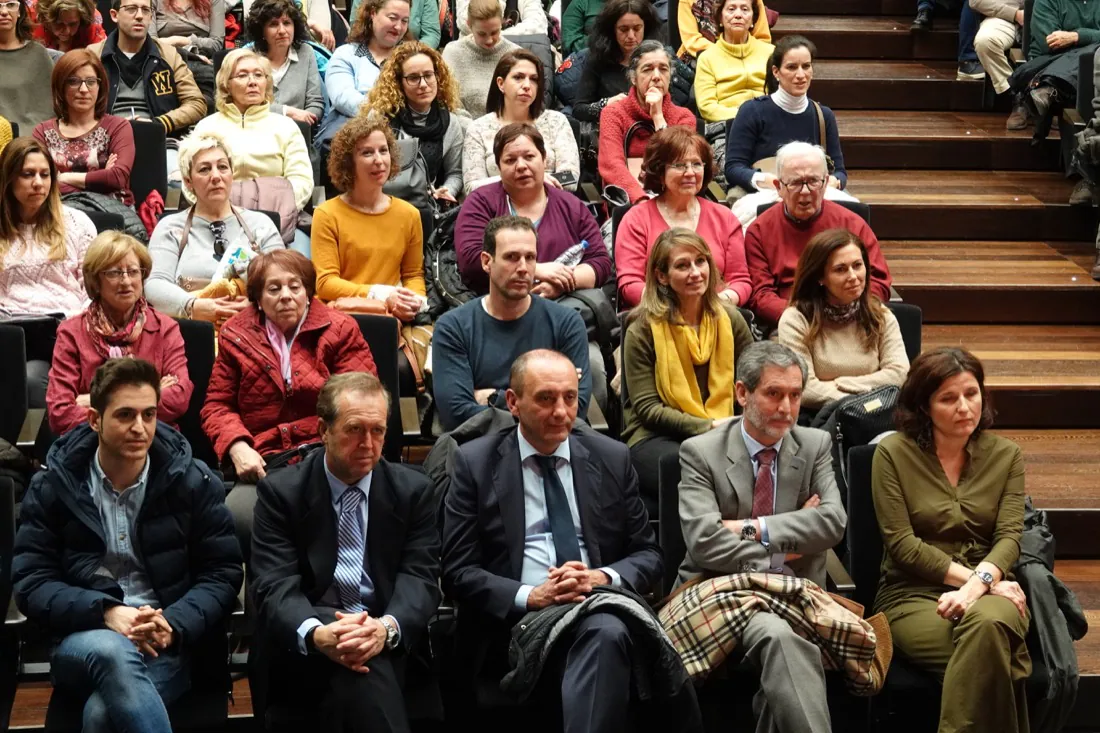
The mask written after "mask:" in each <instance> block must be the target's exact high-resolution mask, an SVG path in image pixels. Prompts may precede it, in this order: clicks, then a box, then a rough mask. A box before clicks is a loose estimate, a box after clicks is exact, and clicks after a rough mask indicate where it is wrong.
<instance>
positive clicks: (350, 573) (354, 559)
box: [333, 486, 365, 613]
mask: <svg viewBox="0 0 1100 733" xmlns="http://www.w3.org/2000/svg"><path fill="white" fill-rule="evenodd" d="M362 503H363V491H362V489H360V488H359V487H358V486H349V487H347V488H346V489H345V490H344V493H343V495H342V496H341V497H340V525H339V527H337V531H336V572H335V573H334V575H333V580H334V581H335V582H336V592H337V594H338V595H339V596H340V606H341V607H342V608H343V609H344V610H345V611H347V612H348V613H358V612H360V611H362V610H363V595H362V591H361V589H360V584H361V582H362V579H363V553H364V549H365V548H364V540H363V515H362V514H361V513H360V511H359V507H360V505H361V504H362Z"/></svg>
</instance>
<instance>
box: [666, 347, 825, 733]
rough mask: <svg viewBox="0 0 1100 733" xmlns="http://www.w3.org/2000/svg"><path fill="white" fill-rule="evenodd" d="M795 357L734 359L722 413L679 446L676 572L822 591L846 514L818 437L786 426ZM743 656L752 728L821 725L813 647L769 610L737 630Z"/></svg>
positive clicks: (795, 730) (801, 376) (785, 731)
mask: <svg viewBox="0 0 1100 733" xmlns="http://www.w3.org/2000/svg"><path fill="white" fill-rule="evenodd" d="M805 384H806V365H805V363H804V362H803V361H802V359H801V357H799V356H798V355H797V354H795V352H793V351H791V350H790V349H789V348H788V347H786V346H783V345H781V344H778V343H775V342H771V341H764V342H760V343H755V344H753V345H752V346H750V347H749V348H748V349H746V350H745V353H744V354H743V355H742V356H741V358H740V359H739V360H738V363H737V384H736V390H737V401H738V402H739V403H740V404H741V406H742V407H743V408H744V411H745V414H744V418H743V419H734V420H730V421H729V422H727V423H725V424H724V425H720V426H719V427H717V428H715V429H714V430H711V431H710V432H708V433H705V434H703V435H700V436H697V437H695V438H691V439H690V440H687V441H685V442H684V444H683V446H682V447H681V449H680V471H681V478H680V524H681V525H682V527H683V530H684V541H685V544H686V545H687V554H686V555H685V557H684V562H683V565H681V566H680V580H681V581H686V580H690V579H692V578H694V577H698V576H700V575H702V576H706V577H713V576H719V575H730V574H735V573H748V572H769V573H785V574H788V575H796V576H798V577H800V578H807V579H809V580H812V581H813V582H815V583H817V584H818V585H820V586H822V587H824V585H825V554H826V552H827V551H828V550H829V549H831V548H832V547H833V546H835V545H836V544H837V543H838V542H840V539H841V537H842V536H843V535H844V525H845V522H846V521H847V518H846V516H845V514H844V507H843V505H842V504H841V501H840V492H839V491H838V490H837V486H836V478H835V477H834V475H833V465H832V459H831V457H830V444H831V441H830V439H829V436H828V434H827V433H825V432H823V431H821V430H814V429H812V428H801V427H796V426H795V421H796V420H797V419H798V409H799V405H800V402H801V399H802V389H803V388H804V387H805ZM741 640H742V647H741V648H742V649H743V651H744V655H745V658H746V659H748V660H749V661H750V662H751V663H752V664H753V665H755V666H756V667H757V668H758V669H760V671H761V676H760V691H759V692H758V693H757V694H756V697H755V698H754V699H753V711H754V712H755V714H756V717H757V726H756V730H757V733H770V732H773V731H779V732H780V733H821V732H823V731H829V730H830V723H829V707H828V704H827V703H826V701H825V672H824V669H823V667H822V664H821V651H820V650H819V649H818V647H817V646H815V645H814V644H813V643H812V642H809V641H807V640H805V639H803V638H801V637H800V636H798V635H797V634H795V633H794V631H793V630H792V629H791V627H790V626H789V625H788V624H787V622H786V621H784V620H783V619H781V618H779V617H778V616H775V615H772V614H769V613H758V614H756V615H755V616H754V617H753V618H752V620H751V621H750V622H749V624H748V625H747V626H746V627H745V629H744V631H743V632H742V637H741Z"/></svg>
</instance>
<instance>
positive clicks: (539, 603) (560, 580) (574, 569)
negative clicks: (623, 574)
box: [527, 560, 611, 611]
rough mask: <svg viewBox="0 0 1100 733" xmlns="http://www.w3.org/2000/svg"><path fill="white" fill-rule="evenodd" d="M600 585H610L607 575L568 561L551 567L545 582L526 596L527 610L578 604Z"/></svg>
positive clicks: (575, 561)
mask: <svg viewBox="0 0 1100 733" xmlns="http://www.w3.org/2000/svg"><path fill="white" fill-rule="evenodd" d="M600 585H611V578H609V577H608V575H607V573H605V572H603V571H602V570H589V569H588V566H586V565H585V564H584V563H583V562H579V561H577V560H570V561H569V562H567V563H565V564H564V565H562V566H561V567H553V566H551V568H550V575H549V576H548V577H547V578H546V580H545V582H543V583H542V585H538V586H535V588H534V589H533V590H532V591H531V594H530V595H529V596H527V608H528V609H530V610H532V611H537V610H539V609H542V608H547V607H549V606H556V605H561V604H565V603H580V602H581V601H582V600H584V597H585V596H587V595H588V594H589V593H591V592H592V589H593V588H595V587H596V586H600Z"/></svg>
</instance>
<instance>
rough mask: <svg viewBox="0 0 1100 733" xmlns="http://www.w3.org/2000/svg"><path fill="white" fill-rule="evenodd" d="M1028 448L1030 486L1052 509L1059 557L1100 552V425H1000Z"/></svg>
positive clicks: (1040, 504)
mask: <svg viewBox="0 0 1100 733" xmlns="http://www.w3.org/2000/svg"><path fill="white" fill-rule="evenodd" d="M994 432H996V433H997V434H998V435H1002V436H1004V437H1005V438H1008V439H1009V440H1011V441H1013V442H1014V443H1016V444H1017V445H1018V446H1020V449H1021V450H1022V451H1023V454H1024V464H1025V470H1026V474H1025V486H1026V488H1027V493H1028V495H1029V496H1030V497H1031V500H1032V503H1033V504H1034V505H1035V507H1036V508H1037V509H1043V510H1045V511H1046V512H1047V518H1048V520H1049V522H1050V528H1051V532H1052V533H1053V534H1054V538H1055V540H1056V542H1057V556H1058V557H1059V558H1072V557H1094V558H1095V557H1100V534H1098V533H1097V531H1096V527H1097V523H1098V522H1100V430H1072V431H1067V430H999V429H998V430H995V431H994Z"/></svg>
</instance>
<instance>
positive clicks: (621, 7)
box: [566, 0, 661, 122]
mask: <svg viewBox="0 0 1100 733" xmlns="http://www.w3.org/2000/svg"><path fill="white" fill-rule="evenodd" d="M575 7H579V8H584V9H585V10H584V12H586V13H587V12H593V13H595V14H596V15H595V19H594V20H593V21H592V29H591V33H590V34H589V33H588V32H586V33H585V35H584V37H583V39H582V40H583V43H584V44H586V45H587V47H588V58H587V59H586V60H585V61H584V70H583V71H582V73H581V80H580V84H579V85H578V86H577V96H576V99H575V100H574V102H573V116H574V117H576V118H577V119H578V120H584V121H586V122H598V121H599V119H600V112H602V111H603V108H604V107H606V106H607V105H609V104H611V103H612V102H618V101H619V100H620V99H625V98H626V95H627V94H629V93H630V78H629V76H628V74H627V68H628V67H629V65H630V54H631V53H633V52H634V49H635V48H637V47H638V44H640V43H641V42H642V41H646V40H656V39H657V38H659V37H660V35H661V22H660V19H658V17H657V11H655V10H654V9H653V5H651V4H650V2H649V0H609V2H607V3H606V4H605V3H603V2H602V0H574V2H571V3H570V4H569V9H568V10H567V11H566V15H567V16H568V15H569V14H572V13H573V12H574V10H573V8H575Z"/></svg>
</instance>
